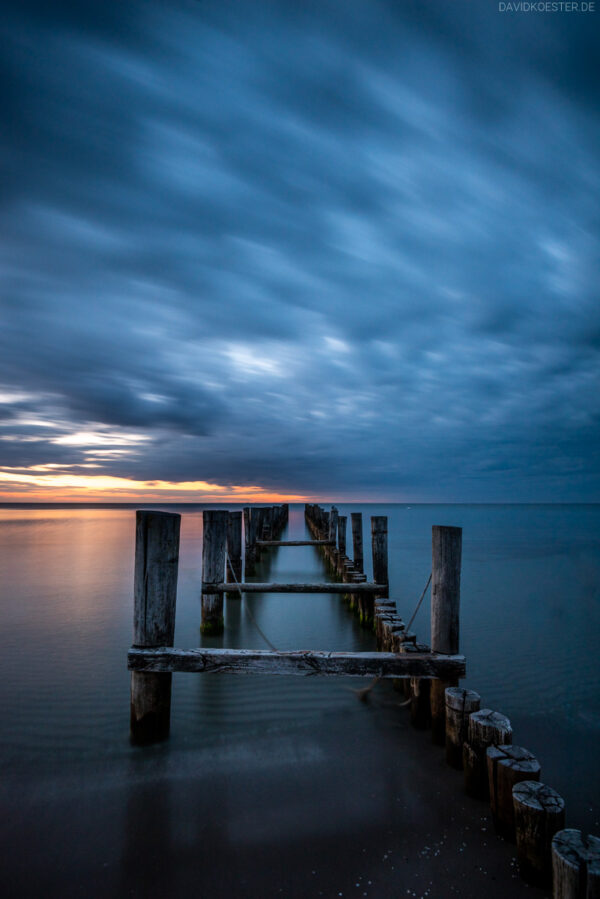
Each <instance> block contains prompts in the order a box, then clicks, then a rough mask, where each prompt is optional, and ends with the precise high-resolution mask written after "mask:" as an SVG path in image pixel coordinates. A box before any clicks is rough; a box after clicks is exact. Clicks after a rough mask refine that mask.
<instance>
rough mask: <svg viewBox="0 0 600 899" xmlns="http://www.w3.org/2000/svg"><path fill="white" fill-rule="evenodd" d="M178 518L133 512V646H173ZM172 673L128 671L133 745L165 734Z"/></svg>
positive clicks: (168, 722)
mask: <svg viewBox="0 0 600 899" xmlns="http://www.w3.org/2000/svg"><path fill="white" fill-rule="evenodd" d="M180 527H181V515H176V514H173V513H171V512H154V511H138V512H136V534H135V575H134V588H133V597H134V598H133V646H134V647H136V648H144V649H147V648H154V647H159V646H173V638H174V635H175V604H176V598H177V571H178V566H179V533H180ZM170 719H171V674H169V673H165V674H162V673H160V674H158V673H150V672H148V673H146V672H137V671H132V673H131V715H130V730H131V739H132V742H134V743H137V744H146V743H153V742H156V741H158V740H163V739H165V738H166V737H168V735H169V726H170Z"/></svg>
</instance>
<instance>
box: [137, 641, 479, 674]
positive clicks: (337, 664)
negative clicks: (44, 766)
mask: <svg viewBox="0 0 600 899" xmlns="http://www.w3.org/2000/svg"><path fill="white" fill-rule="evenodd" d="M128 667H129V668H130V669H131V670H132V671H153V672H156V671H160V672H163V671H192V672H211V673H218V674H222V673H231V674H291V675H316V674H319V675H343V676H347V677H384V678H393V677H422V678H435V677H441V678H447V677H464V675H465V670H466V667H465V658H464V656H458V655H456V656H444V655H435V654H433V653H410V654H408V653H407V654H399V653H395V652H312V651H309V650H307V651H301V652H271V651H269V650H258V649H204V648H201V649H171V648H169V647H159V648H156V647H154V648H150V649H138V648H135V647H132V648H131V649H130V650H129V654H128Z"/></svg>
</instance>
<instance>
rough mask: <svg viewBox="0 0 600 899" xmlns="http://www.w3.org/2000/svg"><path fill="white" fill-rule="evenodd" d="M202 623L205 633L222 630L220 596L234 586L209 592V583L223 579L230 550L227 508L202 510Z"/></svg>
mask: <svg viewBox="0 0 600 899" xmlns="http://www.w3.org/2000/svg"><path fill="white" fill-rule="evenodd" d="M202 519H203V535H202V581H203V584H202V623H201V625H200V630H201V631H202V633H204V634H218V633H222V631H223V627H224V621H223V597H222V595H219V594H220V593H223V592H225V591H226V590H231V585H230V584H227V583H223V587H224V588H225V590H222V591H213V590H211V591H205V589H204V588H205V586H207V585H210V584H213V583H215V582H217V581H218V582H222V581H223V577H224V575H225V554H226V550H227V529H228V526H229V512H227V511H226V510H214V509H205V510H204V512H203V513H202Z"/></svg>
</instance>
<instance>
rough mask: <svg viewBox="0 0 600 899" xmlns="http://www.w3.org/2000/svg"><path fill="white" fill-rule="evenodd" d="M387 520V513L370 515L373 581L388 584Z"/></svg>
mask: <svg viewBox="0 0 600 899" xmlns="http://www.w3.org/2000/svg"><path fill="white" fill-rule="evenodd" d="M387 525H388V520H387V515H373V516H372V517H371V549H372V552H373V581H374V582H375V583H376V584H389V579H388V526H387Z"/></svg>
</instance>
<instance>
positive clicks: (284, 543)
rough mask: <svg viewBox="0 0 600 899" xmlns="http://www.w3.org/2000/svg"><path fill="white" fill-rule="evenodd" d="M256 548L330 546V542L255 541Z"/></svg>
mask: <svg viewBox="0 0 600 899" xmlns="http://www.w3.org/2000/svg"><path fill="white" fill-rule="evenodd" d="M256 545H257V546H332V545H333V544H332V543H331V540H257V541H256Z"/></svg>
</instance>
